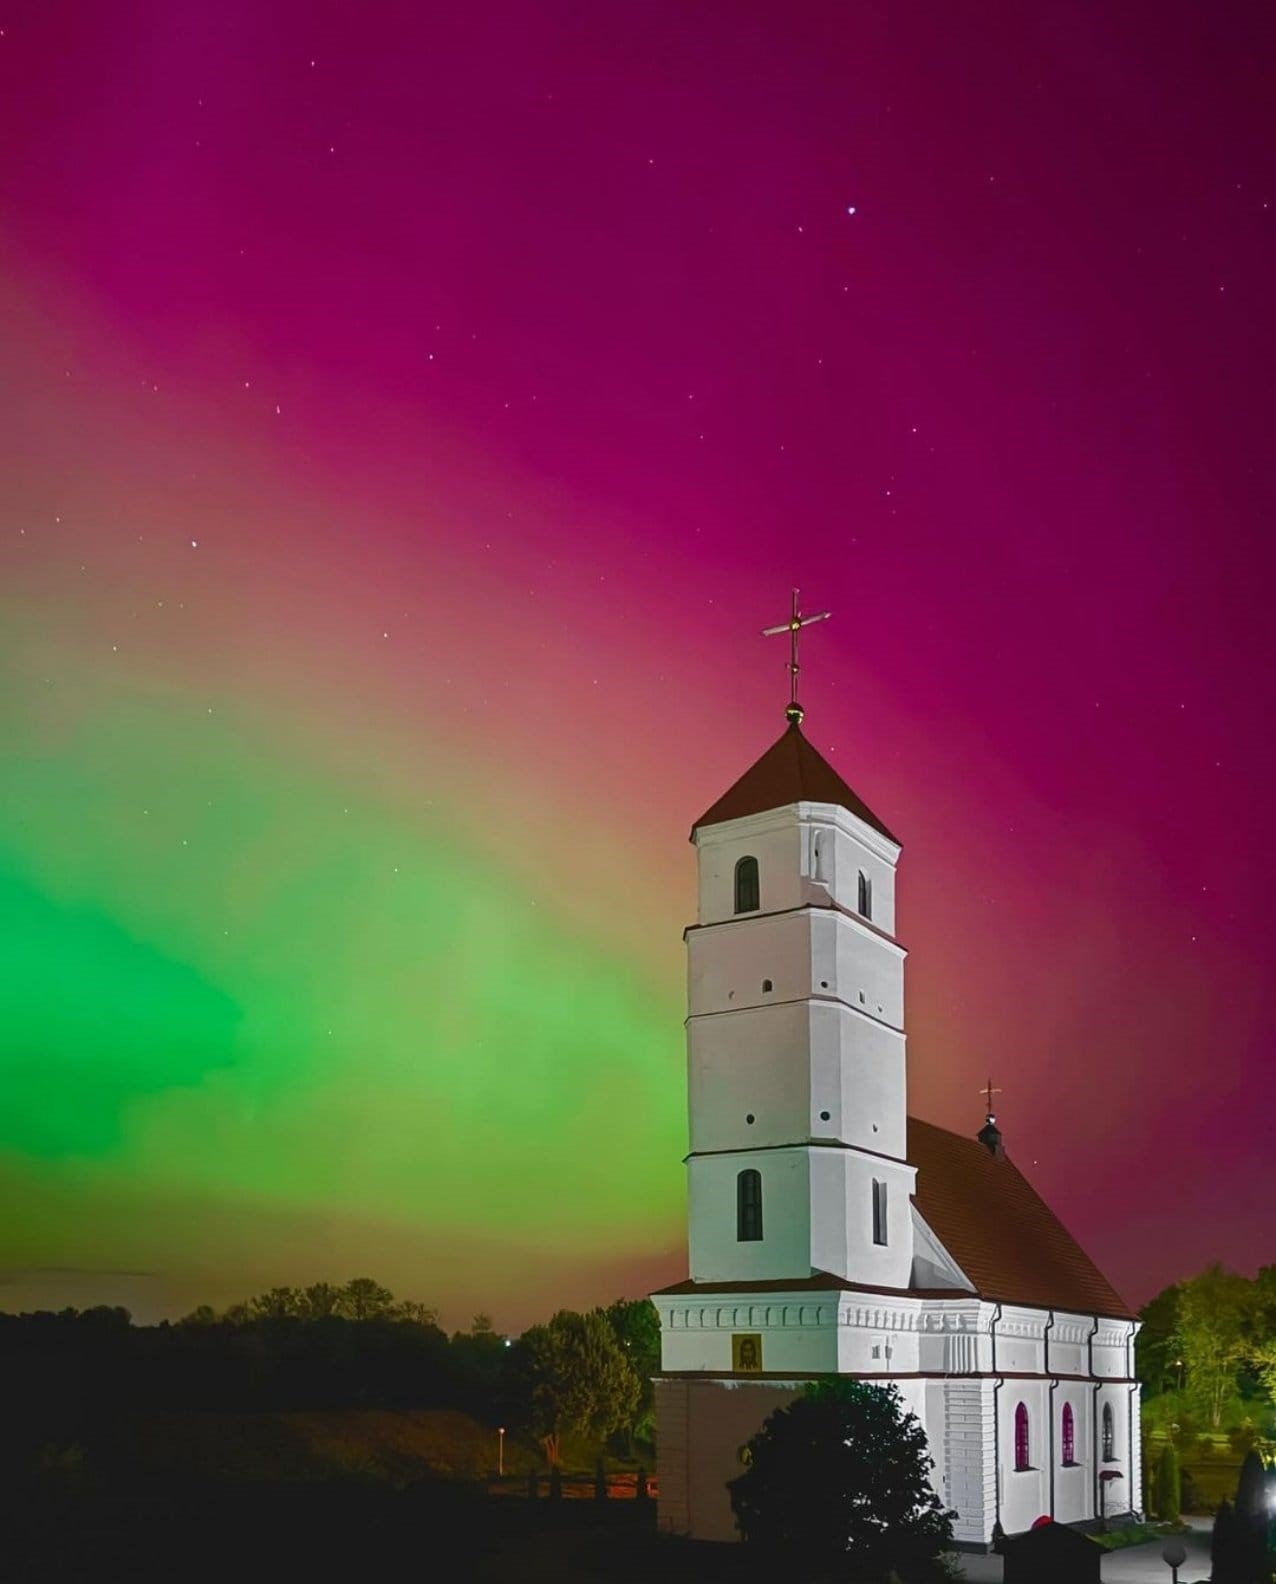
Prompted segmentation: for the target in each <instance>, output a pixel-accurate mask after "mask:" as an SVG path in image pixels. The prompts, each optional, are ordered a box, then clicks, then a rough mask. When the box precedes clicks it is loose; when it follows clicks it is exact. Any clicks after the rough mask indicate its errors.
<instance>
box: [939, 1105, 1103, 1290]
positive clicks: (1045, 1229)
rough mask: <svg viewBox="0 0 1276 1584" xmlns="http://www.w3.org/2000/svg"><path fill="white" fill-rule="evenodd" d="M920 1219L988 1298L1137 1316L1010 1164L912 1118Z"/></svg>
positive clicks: (977, 1145)
mask: <svg viewBox="0 0 1276 1584" xmlns="http://www.w3.org/2000/svg"><path fill="white" fill-rule="evenodd" d="M908 1159H909V1162H910V1164H911V1165H913V1166H916V1167H917V1187H916V1189H915V1191H914V1194H913V1199H914V1202H915V1203H916V1205H917V1208H918V1210H919V1211H920V1212H921V1216H922V1219H923V1220H924V1221H925V1222H926V1224H927V1225H928V1226H929V1227H930V1228H931V1230H932V1231H933V1232H934V1233H935V1236H936V1237H937V1238H938V1239H939V1241H940V1242H941V1243H942V1244H943V1245H944V1247H945V1248H946V1249H947V1250H948V1252H949V1253H950V1254H951V1255H952V1257H953V1258H954V1259H955V1260H956V1261H957V1263H958V1264H959V1265H960V1266H961V1268H962V1270H964V1271H965V1273H966V1275H967V1276H968V1277H969V1278H970V1280H971V1281H972V1282H973V1283H974V1285H975V1290H976V1292H978V1293H979V1295H980V1296H981V1297H983V1298H992V1299H1002V1300H1004V1301H1005V1302H1006V1303H1021V1304H1028V1305H1031V1306H1033V1307H1035V1308H1040V1309H1068V1310H1072V1311H1074V1312H1075V1313H1078V1314H1100V1315H1111V1316H1116V1317H1118V1318H1120V1319H1132V1318H1133V1311H1132V1310H1131V1309H1130V1308H1129V1307H1128V1305H1127V1304H1126V1303H1125V1302H1124V1301H1123V1300H1122V1298H1121V1296H1120V1294H1119V1293H1118V1292H1117V1291H1116V1289H1115V1288H1114V1287H1113V1286H1112V1284H1111V1283H1110V1282H1109V1281H1108V1280H1107V1278H1106V1277H1105V1276H1104V1275H1103V1274H1102V1272H1101V1271H1100V1270H1099V1268H1098V1267H1097V1266H1096V1265H1095V1264H1094V1262H1093V1260H1091V1258H1090V1256H1089V1255H1088V1254H1087V1253H1086V1252H1085V1250H1084V1249H1083V1248H1082V1247H1081V1245H1080V1244H1079V1243H1078V1242H1077V1240H1076V1239H1075V1238H1074V1237H1073V1236H1072V1234H1071V1232H1069V1231H1068V1230H1067V1228H1066V1227H1065V1226H1064V1225H1063V1223H1062V1222H1061V1221H1060V1220H1059V1218H1058V1217H1057V1216H1056V1215H1055V1213H1054V1211H1053V1210H1051V1209H1050V1208H1049V1207H1048V1206H1047V1205H1046V1203H1045V1201H1044V1200H1043V1199H1042V1198H1041V1196H1040V1195H1039V1194H1038V1193H1037V1191H1036V1189H1035V1188H1033V1187H1032V1185H1031V1184H1030V1183H1029V1182H1028V1180H1027V1178H1026V1177H1024V1175H1023V1173H1022V1172H1021V1171H1020V1170H1019V1168H1018V1167H1017V1166H1016V1165H1015V1164H1014V1162H1013V1161H1011V1160H1009V1159H1006V1158H1005V1157H1001V1158H998V1157H997V1156H994V1155H992V1154H990V1153H989V1151H988V1150H987V1149H985V1148H984V1146H983V1145H982V1144H981V1143H980V1142H979V1141H978V1139H974V1138H964V1137H963V1136H962V1135H961V1134H960V1133H950V1132H949V1131H948V1130H947V1128H941V1127H935V1125H934V1124H933V1123H931V1122H919V1121H918V1120H917V1118H916V1117H909V1119H908Z"/></svg>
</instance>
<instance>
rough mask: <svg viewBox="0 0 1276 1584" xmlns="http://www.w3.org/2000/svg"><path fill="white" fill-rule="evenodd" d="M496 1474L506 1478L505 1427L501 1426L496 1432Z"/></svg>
mask: <svg viewBox="0 0 1276 1584" xmlns="http://www.w3.org/2000/svg"><path fill="white" fill-rule="evenodd" d="M496 1472H497V1474H498V1475H499V1476H500V1477H501V1478H502V1479H504V1477H505V1426H504V1425H501V1426H500V1428H499V1429H498V1430H497V1432H496Z"/></svg>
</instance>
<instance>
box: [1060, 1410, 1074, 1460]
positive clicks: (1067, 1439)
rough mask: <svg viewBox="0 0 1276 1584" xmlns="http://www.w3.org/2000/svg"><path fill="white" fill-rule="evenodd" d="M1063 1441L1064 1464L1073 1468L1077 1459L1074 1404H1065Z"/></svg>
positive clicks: (1061, 1438) (1061, 1437)
mask: <svg viewBox="0 0 1276 1584" xmlns="http://www.w3.org/2000/svg"><path fill="white" fill-rule="evenodd" d="M1060 1440H1061V1442H1062V1443H1063V1466H1064V1467H1065V1468H1071V1467H1072V1466H1073V1464H1074V1463H1075V1462H1076V1461H1077V1427H1076V1423H1075V1421H1074V1420H1073V1417H1072V1404H1071V1403H1064V1405H1063V1434H1062V1435H1061V1436H1060Z"/></svg>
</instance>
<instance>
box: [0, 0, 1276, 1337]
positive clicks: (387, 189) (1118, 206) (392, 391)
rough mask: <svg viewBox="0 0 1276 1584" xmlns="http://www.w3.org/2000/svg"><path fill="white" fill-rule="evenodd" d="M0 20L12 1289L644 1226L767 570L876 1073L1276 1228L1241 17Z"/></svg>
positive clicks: (1108, 1186) (1267, 36) (362, 1259)
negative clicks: (898, 973) (894, 847)
mask: <svg viewBox="0 0 1276 1584" xmlns="http://www.w3.org/2000/svg"><path fill="white" fill-rule="evenodd" d="M0 29H2V36H0V294H2V295H0V328H2V341H0V748H2V749H3V779H2V780H0V947H2V950H0V1202H2V1203H3V1204H4V1205H5V1206H6V1207H8V1210H9V1212H10V1213H7V1214H6V1215H5V1216H4V1217H3V1218H2V1224H0V1283H2V1284H3V1285H0V1305H3V1306H4V1307H8V1308H19V1307H30V1306H34V1305H36V1304H55V1305H60V1304H62V1303H75V1304H87V1303H94V1302H123V1303H127V1304H128V1305H129V1306H130V1307H131V1308H132V1309H133V1310H134V1311H135V1313H136V1314H137V1315H138V1316H139V1317H142V1318H148V1319H149V1318H155V1317H157V1316H160V1315H164V1314H177V1313H181V1312H184V1311H185V1310H187V1309H189V1308H191V1307H193V1306H194V1305H195V1304H196V1303H198V1302H201V1301H209V1302H212V1303H215V1304H221V1303H225V1302H228V1301H230V1300H232V1299H235V1298H238V1297H241V1296H244V1295H245V1294H247V1293H249V1292H252V1291H254V1290H258V1289H260V1288H262V1287H265V1286H269V1285H272V1284H275V1283H285V1282H287V1283H298V1282H304V1281H310V1280H316V1279H320V1278H327V1279H332V1280H343V1279H345V1278H347V1277H348V1276H351V1275H355V1274H361V1273H368V1274H371V1275H374V1276H377V1277H378V1278H380V1279H381V1280H383V1281H385V1282H386V1283H388V1284H389V1285H390V1286H391V1287H393V1288H394V1289H395V1290H396V1291H397V1292H398V1293H400V1294H401V1295H403V1296H410V1297H415V1298H418V1299H421V1300H423V1301H426V1302H430V1303H435V1304H437V1305H439V1306H440V1307H441V1308H442V1311H443V1316H444V1320H445V1322H446V1323H449V1324H452V1325H458V1324H465V1323H467V1322H468V1320H469V1317H470V1315H471V1314H472V1313H473V1312H474V1311H475V1310H480V1309H481V1310H486V1311H488V1312H490V1313H491V1314H492V1315H493V1316H494V1318H495V1319H496V1322H497V1324H498V1326H499V1327H502V1328H513V1327H519V1326H521V1325H524V1324H526V1323H528V1322H530V1321H531V1320H533V1319H535V1318H538V1317H541V1316H543V1315H545V1314H546V1313H548V1312H549V1311H551V1310H553V1309H554V1308H557V1307H560V1306H562V1305H564V1304H575V1305H581V1304H586V1303H592V1302H595V1301H605V1300H608V1299H610V1298H613V1297H615V1296H617V1295H618V1294H619V1293H621V1292H627V1293H635V1294H636V1293H641V1292H644V1291H646V1290H648V1287H649V1286H650V1285H653V1284H655V1283H656V1282H657V1281H660V1280H668V1279H674V1278H676V1277H678V1276H680V1275H681V1274H683V1273H684V1271H685V1263H684V1260H685V1255H684V1250H683V1221H682V1217H683V1169H682V1167H681V1165H680V1157H681V1155H682V1153H683V1151H684V1149H685V1087H684V1076H683V1049H682V1026H681V1023H682V1017H683V1010H684V1008H683V977H682V976H683V964H682V949H683V948H682V942H681V936H680V932H681V929H682V926H683V925H684V924H685V923H687V922H689V921H690V920H691V919H692V917H693V915H694V870H693V855H692V851H691V849H690V847H688V846H687V842H686V838H687V832H688V827H689V825H690V822H691V820H692V818H694V817H695V816H696V815H697V814H698V813H699V812H700V811H701V809H703V808H704V807H706V806H707V805H708V804H709V803H710V802H712V801H713V800H714V798H716V797H717V796H718V794H719V793H721V792H722V791H723V790H724V789H725V787H726V786H727V785H728V783H730V782H731V781H732V780H734V779H735V777H736V776H737V775H738V774H739V773H740V772H741V771H742V770H743V769H744V768H745V767H746V766H747V765H748V764H749V763H750V762H751V761H752V760H753V759H754V758H755V757H756V756H757V755H758V754H759V753H760V752H761V751H762V750H763V749H764V748H765V747H766V746H767V745H768V744H769V743H770V742H771V741H772V739H773V738H774V737H775V736H776V735H778V733H779V732H780V731H781V730H782V729H783V726H784V721H783V714H782V711H783V703H784V699H785V694H786V680H785V673H784V661H785V659H786V655H785V653H784V652H783V651H784V644H783V640H781V639H768V640H765V641H764V640H763V639H762V638H761V637H759V636H758V633H759V629H760V628H761V627H763V626H765V625H767V624H769V623H772V622H776V621H780V620H782V619H783V618H784V616H785V614H786V612H787V608H788V600H789V590H790V587H791V586H792V585H794V584H796V585H798V586H800V587H801V589H802V590H803V595H804V598H805V599H806V601H807V602H808V604H809V605H811V606H814V607H819V608H822V607H826V606H827V607H830V608H831V609H832V610H833V612H834V617H833V619H832V620H831V621H829V622H828V623H826V624H824V625H822V626H821V627H819V628H818V629H816V630H815V631H814V632H813V633H812V634H811V635H810V637H809V640H808V641H807V644H806V655H805V659H806V661H807V666H806V669H805V670H804V678H803V682H804V685H803V690H802V691H803V699H804V702H805V704H806V706H807V711H808V714H807V723H806V724H807V731H808V734H809V736H810V738H811V740H812V741H813V742H814V743H815V744H816V745H817V746H818V747H819V748H820V749H821V750H822V751H824V752H825V753H826V754H827V755H828V757H829V758H830V759H831V761H832V762H833V763H834V765H835V766H836V767H837V768H838V769H839V770H840V771H841V773H842V774H843V775H844V776H845V777H846V778H847V780H849V781H850V783H851V784H852V785H853V786H854V787H855V788H856V790H857V791H858V792H859V793H860V794H861V795H862V796H863V797H864V798H865V799H866V800H867V801H868V803H869V804H870V805H871V806H872V807H873V808H874V809H875V810H876V811H877V812H878V813H879V814H880V815H881V817H882V818H883V819H884V820H885V821H886V822H887V823H888V824H889V825H890V827H891V828H892V829H893V830H895V831H896V832H897V833H898V834H899V835H900V837H901V839H902V841H903V844H904V857H903V860H902V868H901V877H902V878H901V894H900V935H901V938H902V939H903V941H904V942H905V944H906V945H907V946H908V947H909V948H910V952H911V955H910V959H909V990H908V1023H909V1030H910V1035H911V1038H910V1104H911V1108H912V1109H913V1111H914V1112H916V1113H917V1114H919V1115H921V1116H923V1117H926V1118H929V1119H931V1120H934V1121H937V1122H940V1123H942V1124H944V1125H946V1126H950V1127H954V1128H957V1129H960V1130H962V1131H966V1132H973V1131H975V1130H976V1129H977V1128H978V1127H979V1125H980V1123H981V1121H982V1103H981V1101H980V1099H979V1095H978V1090H979V1089H980V1087H981V1086H982V1084H983V1083H984V1081H985V1080H986V1078H987V1077H988V1075H989V1073H991V1074H992V1076H993V1078H994V1080H995V1082H996V1083H998V1084H999V1085H1000V1086H1001V1087H1002V1089H1003V1091H1004V1093H1003V1094H1002V1096H1001V1097H1000V1117H1001V1121H1002V1125H1003V1127H1004V1130H1005V1134H1006V1140H1007V1146H1008V1149H1009V1151H1010V1153H1011V1154H1012V1155H1013V1156H1014V1158H1015V1159H1016V1160H1017V1161H1018V1162H1019V1163H1020V1165H1021V1166H1023V1167H1024V1169H1025V1170H1026V1171H1027V1172H1028V1174H1029V1175H1030V1177H1031V1178H1032V1179H1033V1180H1034V1181H1035V1183H1036V1184H1037V1185H1038V1187H1039V1188H1040V1189H1041V1190H1042V1191H1043V1192H1044V1193H1045V1194H1046V1196H1047V1197H1048V1198H1049V1199H1050V1200H1051V1202H1052V1203H1053V1205H1054V1206H1055V1207H1056V1208H1057V1210H1058V1211H1059V1212H1060V1214H1061V1216H1062V1217H1063V1219H1064V1220H1065V1222H1066V1223H1067V1224H1068V1225H1069V1226H1070V1228H1071V1229H1072V1230H1073V1231H1074V1232H1075V1233H1076V1234H1077V1235H1078V1236H1079V1237H1080V1239H1081V1241H1082V1242H1083V1244H1084V1245H1085V1246H1086V1247H1087V1248H1088V1249H1089V1250H1090V1252H1091V1253H1092V1254H1093V1255H1094V1256H1095V1258H1096V1259H1097V1260H1098V1261H1099V1263H1100V1264H1101V1265H1102V1266H1103V1268H1104V1269H1105V1270H1106V1272H1107V1273H1108V1274H1109V1275H1110V1277H1111V1279H1112V1280H1113V1281H1114V1283H1115V1284H1116V1285H1117V1287H1118V1288H1120V1289H1121V1290H1122V1291H1123V1293H1124V1294H1125V1296H1126V1297H1128V1298H1129V1299H1132V1300H1133V1301H1135V1302H1141V1301H1142V1300H1144V1299H1146V1298H1147V1297H1148V1296H1149V1295H1150V1294H1151V1293H1152V1292H1154V1291H1155V1290H1156V1289H1158V1288H1159V1287H1160V1286H1162V1285H1164V1284H1165V1283H1167V1282H1169V1281H1171V1280H1173V1279H1176V1278H1178V1277H1180V1276H1183V1275H1187V1274H1189V1273H1191V1272H1193V1271H1194V1270H1196V1269H1199V1268H1200V1267H1201V1266H1202V1265H1204V1264H1205V1263H1206V1262H1207V1261H1209V1260H1211V1259H1214V1258H1222V1259H1224V1260H1226V1261H1228V1262H1231V1263H1233V1264H1235V1265H1236V1266H1238V1267H1240V1268H1242V1269H1252V1267H1253V1266H1254V1265H1255V1264H1257V1263H1259V1262H1260V1261H1264V1260H1266V1261H1270V1260H1272V1259H1274V1258H1276V1244H1274V1243H1273V1241H1272V1236H1273V1235H1272V1230H1271V1228H1272V1225H1273V1221H1274V1220H1276V1216H1274V1214H1273V1212H1274V1209H1276V1205H1274V1196H1273V1189H1272V1148H1271V1141H1272V1139H1273V1136H1274V1135H1276V1101H1274V1100H1273V1096H1272V1078H1271V1075H1272V1056H1273V1049H1274V1046H1276V996H1274V992H1273V972H1272V965H1273V959H1274V956H1276V907H1274V906H1273V877H1274V873H1276V832H1274V831H1273V824H1272V809H1273V807H1274V806H1276V792H1274V788H1273V779H1274V773H1276V749H1274V747H1273V727H1272V722H1273V715H1274V713H1276V667H1274V666H1273V663H1272V658H1271V645H1272V635H1273V618H1272V581H1273V572H1274V571H1276V565H1274V563H1276V549H1274V547H1273V537H1272V524H1273V518H1274V515H1276V514H1274V510H1273V508H1274V507H1276V500H1274V499H1273V496H1274V494H1276V490H1274V489H1273V480H1272V468H1271V459H1272V433H1271V431H1272V420H1273V413H1274V411H1276V400H1274V391H1273V366H1274V365H1273V352H1274V351H1276V348H1274V347H1273V320H1274V316H1273V309H1272V282H1273V280H1274V279H1276V247H1274V246H1273V237H1274V227H1276V169H1274V168H1273V166H1274V165H1276V137H1274V136H1273V119H1274V118H1273V112H1272V106H1271V74H1272V63H1273V55H1274V52H1276V13H1273V12H1272V11H1271V9H1270V7H1268V6H1265V5H1259V4H1249V5H1244V4H1232V5H1228V4H1223V5H1218V6H1204V5H1201V4H1199V3H1191V4H1183V3H1170V4H1166V3H1163V0H1158V3H1156V4H1152V3H1144V4H1115V5H1105V6H1095V5H1093V4H1091V3H1087V0H1079V3H1034V4H1029V5H1024V4H1021V3H1017V0H1016V3H1009V4H995V3H989V4H981V5H978V6H975V7H965V6H960V7H959V6H952V5H950V4H945V3H941V0H932V3H929V4H913V3H908V0H904V3H900V0H891V3H889V4H886V3H882V4H876V5H867V4H864V3H861V0H847V3H840V4H834V3H826V4H814V3H809V4H804V3H793V0H786V3H784V4H772V5H767V6H756V5H747V4H739V3H737V4H731V5H726V4H719V5H699V6H697V5H691V4H687V3H686V0H681V3H677V4H660V3H650V0H647V3H643V4H640V5H639V4H626V5H620V4H615V5H613V4H607V3H590V4H586V3H579V4H574V5H571V4H558V3H554V0H537V3H535V4H527V5H507V6H489V5H483V4H477V5H464V6H454V5H447V6H444V5H423V4H401V5H391V4H376V3H373V4H362V5H353V4H344V5H322V4H320V5H316V4H312V3H307V4H295V5H294V4H284V3H278V0H275V3H271V0H266V3H263V0H252V3H251V4H249V3H247V0H206V3H203V4H196V3H190V0H187V3H183V4H174V3H169V0H164V3H160V0H154V3H152V4H139V3H134V4H127V3H125V4H111V5H107V4H100V5H99V4H89V3H86V4H66V3H57V0H16V3H14V0H9V3H8V4H7V5H5V6H4V7H3V15H0ZM15 1211H16V1212H17V1213H14V1212H15Z"/></svg>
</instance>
